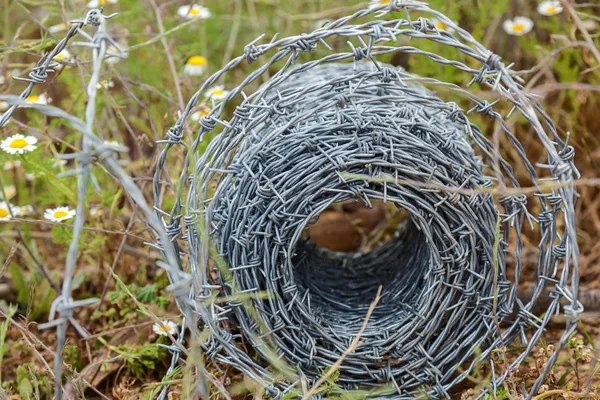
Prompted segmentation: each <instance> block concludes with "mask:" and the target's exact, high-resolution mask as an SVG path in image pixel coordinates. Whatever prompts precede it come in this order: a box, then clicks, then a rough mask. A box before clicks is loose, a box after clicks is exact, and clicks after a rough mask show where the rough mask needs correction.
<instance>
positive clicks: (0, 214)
mask: <svg viewBox="0 0 600 400" xmlns="http://www.w3.org/2000/svg"><path fill="white" fill-rule="evenodd" d="M9 215H10V213H9V212H8V210H7V209H6V208H0V218H6V217H8V216H9Z"/></svg>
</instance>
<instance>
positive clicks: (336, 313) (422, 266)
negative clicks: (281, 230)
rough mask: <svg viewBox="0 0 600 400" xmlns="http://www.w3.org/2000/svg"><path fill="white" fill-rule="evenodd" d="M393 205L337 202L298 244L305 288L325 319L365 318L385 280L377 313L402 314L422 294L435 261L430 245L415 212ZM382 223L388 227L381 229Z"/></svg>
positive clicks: (297, 266) (297, 270)
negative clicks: (430, 261) (400, 312)
mask: <svg viewBox="0 0 600 400" xmlns="http://www.w3.org/2000/svg"><path fill="white" fill-rule="evenodd" d="M388 206H389V204H384V203H383V202H381V201H377V200H373V202H372V206H371V207H368V206H366V205H363V204H361V203H357V202H344V203H337V204H336V205H335V206H334V207H333V209H332V208H330V209H328V210H325V211H323V212H322V213H321V214H320V215H319V218H318V220H317V222H316V223H314V224H311V225H309V226H308V227H307V229H306V230H305V235H303V238H302V239H300V240H299V241H298V243H297V244H296V247H295V255H294V257H293V258H292V262H293V264H294V274H295V278H296V281H297V284H298V287H299V290H300V291H301V292H302V294H303V295H306V294H307V297H310V300H309V301H310V306H311V307H312V309H313V312H316V313H318V314H320V316H321V317H322V318H323V319H324V320H327V321H329V322H330V323H332V324H334V323H336V324H337V323H343V324H351V325H354V324H357V323H361V322H362V320H364V317H365V313H366V312H367V310H368V308H369V305H370V304H371V302H372V301H373V299H374V298H375V296H376V293H377V290H378V288H379V286H382V294H381V299H380V301H379V303H378V305H377V307H376V309H375V312H374V313H373V318H376V319H377V318H384V319H386V318H389V317H390V316H392V315H394V316H395V317H394V318H397V317H398V312H399V310H401V309H406V310H408V309H410V308H411V307H412V305H413V304H415V302H416V301H417V300H418V296H419V293H420V292H421V289H422V288H423V279H424V275H425V273H426V271H427V269H428V266H429V256H428V254H429V250H428V246H427V244H426V240H425V237H424V235H423V234H422V233H421V231H420V230H419V229H418V228H417V226H416V225H415V223H414V222H413V220H412V219H411V218H410V215H409V213H408V212H407V211H406V210H404V209H402V208H401V207H391V208H393V209H396V211H395V212H394V210H393V209H391V208H388ZM386 208H388V210H390V212H387V210H386ZM354 227H356V228H355V229H352V228H354ZM361 229H362V232H361V231H360V230H361ZM381 229H384V230H388V231H387V232H385V231H384V232H383V234H381V232H380V230H381ZM357 232H359V233H360V234H357ZM378 236H379V237H378ZM381 236H384V237H385V238H386V240H383V239H382V237H381ZM374 324H375V325H378V323H377V322H376V321H374Z"/></svg>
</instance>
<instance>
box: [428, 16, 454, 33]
mask: <svg viewBox="0 0 600 400" xmlns="http://www.w3.org/2000/svg"><path fill="white" fill-rule="evenodd" d="M431 22H432V23H433V25H435V27H436V28H438V29H439V30H440V31H446V32H448V33H454V29H453V28H451V27H449V26H448V25H446V24H445V23H443V22H442V21H440V20H439V19H437V18H432V19H431Z"/></svg>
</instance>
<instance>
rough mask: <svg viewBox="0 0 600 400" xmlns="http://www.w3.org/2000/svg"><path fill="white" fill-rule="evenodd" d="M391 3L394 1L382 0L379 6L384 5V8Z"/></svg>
mask: <svg viewBox="0 0 600 400" xmlns="http://www.w3.org/2000/svg"><path fill="white" fill-rule="evenodd" d="M391 1H392V0H380V1H379V5H382V6H384V5H386V4H390V2H391Z"/></svg>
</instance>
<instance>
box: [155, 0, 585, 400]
mask: <svg viewBox="0 0 600 400" xmlns="http://www.w3.org/2000/svg"><path fill="white" fill-rule="evenodd" d="M373 16H375V18H374V19H373V18H372V17H373ZM363 17H370V18H371V19H370V20H368V22H362V21H363V20H362V19H363ZM432 17H435V18H437V19H438V20H440V21H441V22H443V23H445V24H446V25H447V26H449V27H450V28H452V29H454V30H455V31H456V35H453V34H450V33H449V32H448V31H444V30H439V29H437V28H436V27H435V26H434V24H433V23H432V21H431V19H430V18H432ZM338 37H341V38H344V40H347V41H348V44H349V50H348V51H345V52H344V51H338V52H336V51H335V50H333V48H331V47H330V46H329V45H328V43H327V42H328V40H331V41H332V40H333V39H335V38H338ZM407 38H408V39H414V42H410V41H407V40H406V39H407ZM259 39H260V38H259ZM417 39H418V40H417ZM423 40H428V41H433V42H436V43H439V44H441V45H444V46H449V47H452V48H453V49H454V50H455V53H456V58H455V59H448V58H444V57H442V56H441V55H438V54H435V53H431V52H427V51H424V50H422V49H420V48H419V47H418V43H419V41H423ZM412 43H414V46H412V45H410V44H412ZM318 47H319V48H322V49H323V48H324V49H327V50H329V53H327V54H326V55H324V56H322V57H321V58H318V57H317V56H315V55H314V51H315V50H316V49H317V48H318ZM398 52H405V53H408V54H411V55H413V56H414V57H426V58H428V59H429V60H432V61H434V62H436V63H439V64H442V65H444V66H445V67H446V68H453V69H454V70H455V71H456V73H457V74H469V75H471V78H472V79H471V82H470V83H469V85H467V86H466V87H460V86H458V85H455V84H452V83H448V82H443V81H439V80H437V79H435V78H434V77H420V76H418V75H414V74H409V73H407V72H406V71H404V70H402V69H400V68H395V67H392V66H390V65H386V64H384V63H382V62H380V61H379V60H378V59H379V58H381V57H382V56H385V55H389V54H392V53H398ZM269 53H272V55H271V56H270V58H267V57H266V56H267V54H269ZM304 53H313V56H312V57H313V58H312V59H310V60H309V61H301V58H302V57H303V55H304ZM259 59H260V60H261V62H262V64H261V66H260V67H258V69H257V70H256V71H254V72H252V73H250V74H249V75H248V76H247V77H246V79H245V80H244V81H243V82H242V83H241V84H240V85H239V86H237V87H235V88H233V89H231V93H230V94H229V95H228V96H227V97H226V98H225V99H224V100H223V101H222V102H221V103H218V102H216V103H215V104H213V105H214V108H213V110H212V111H211V113H210V114H209V115H208V116H206V117H203V118H201V119H200V128H199V130H198V132H197V135H196V136H195V139H194V141H193V142H191V143H188V144H185V146H186V151H185V152H186V158H185V166H184V169H183V171H182V172H181V176H180V179H179V182H182V183H183V182H186V183H188V184H189V189H188V192H187V195H185V196H183V189H180V190H179V191H178V193H176V199H175V205H174V207H173V209H171V210H169V211H167V212H163V211H159V215H161V216H163V217H165V218H166V222H165V223H166V226H167V228H168V230H169V233H170V235H171V238H172V240H173V244H174V249H176V250H177V251H180V250H181V249H182V248H185V249H186V254H185V255H183V256H182V264H181V268H182V269H184V270H186V271H190V272H191V273H192V274H193V276H194V294H193V306H194V307H195V310H196V313H197V315H198V319H199V323H200V324H201V325H202V326H204V327H205V328H206V329H208V330H209V332H210V333H211V335H210V338H209V339H208V341H206V342H205V343H204V344H203V348H204V350H205V352H206V356H207V358H208V359H209V360H213V361H215V365H216V366H217V368H219V366H223V365H229V366H232V367H234V368H236V369H238V370H239V371H241V372H242V373H243V374H245V375H246V376H249V377H251V378H253V379H255V380H256V381H258V382H261V383H262V384H263V385H265V387H266V390H267V393H268V394H269V395H270V396H272V397H274V398H278V397H280V396H281V395H282V394H283V393H286V392H288V391H292V390H299V391H300V392H303V389H302V388H304V389H306V387H308V386H310V385H311V384H313V383H314V382H315V381H316V380H317V378H318V377H319V376H320V375H321V374H322V373H323V372H324V371H325V370H326V369H327V368H328V367H330V366H331V365H333V363H334V362H335V361H336V360H337V359H338V358H339V357H340V355H341V354H342V353H343V352H344V350H345V349H347V348H348V346H349V345H350V343H351V341H352V340H353V338H354V337H355V336H356V335H357V332H358V330H359V328H360V326H361V324H362V322H363V321H364V318H365V315H366V311H367V308H368V307H369V305H370V303H371V301H372V300H373V298H374V296H375V292H376V291H377V288H378V287H379V286H380V285H382V286H383V292H382V297H381V300H380V301H379V303H378V304H377V306H376V308H375V311H374V312H373V315H372V316H371V318H370V320H369V323H368V327H367V329H366V331H365V332H364V333H363V336H362V338H361V339H362V343H361V344H360V346H359V347H358V349H357V350H356V351H355V352H352V353H350V354H349V355H348V356H347V357H346V359H345V360H344V362H343V363H342V365H341V367H340V375H339V378H338V381H337V382H338V384H339V385H340V386H341V387H342V388H343V389H346V390H350V389H358V388H373V387H379V388H382V387H384V388H385V389H384V390H383V392H381V391H380V392H378V393H380V394H381V393H385V394H386V395H387V396H389V397H390V398H407V397H414V396H416V395H417V394H418V393H426V394H428V395H429V396H431V397H434V398H441V397H447V396H449V394H448V391H449V390H450V388H452V386H454V385H455V384H457V383H458V382H461V381H462V380H464V379H465V377H466V376H467V375H468V374H470V373H471V372H472V370H473V369H474V368H479V367H480V366H481V365H482V364H481V363H482V362H485V361H487V360H489V359H490V355H491V353H492V352H493V351H495V350H497V349H501V348H504V347H505V346H508V345H509V344H510V343H512V342H513V341H514V340H516V339H519V340H520V341H521V342H522V344H523V347H524V351H523V352H522V353H521V354H520V355H519V356H518V357H517V358H516V359H514V360H511V361H506V363H507V366H508V368H506V369H504V370H503V371H502V372H496V368H495V366H494V363H493V362H491V361H490V362H489V363H488V365H489V367H490V370H491V373H492V382H491V385H490V388H491V389H492V390H495V388H496V387H497V386H498V385H499V384H501V383H502V382H503V381H504V379H505V378H506V377H507V376H508V374H509V373H511V371H514V368H516V367H517V366H518V365H519V364H520V363H521V362H522V361H523V359H524V358H525V356H526V355H527V354H528V353H529V352H530V351H531V349H532V348H533V346H535V345H536V343H538V339H539V338H540V337H541V335H542V332H543V330H544V327H545V326H546V324H547V323H548V320H549V318H550V317H551V316H552V315H553V314H555V313H557V312H559V311H562V312H564V313H565V314H566V315H567V316H568V319H567V320H568V324H567V327H566V330H565V334H564V335H563V337H562V339H561V341H560V344H559V346H558V348H560V347H561V346H562V345H564V343H565V342H566V340H567V337H568V335H569V334H570V333H571V332H573V330H574V328H575V323H576V321H577V319H578V316H579V313H580V312H581V311H582V309H581V305H580V304H579V302H578V301H577V299H576V293H577V286H578V249H577V243H576V240H575V222H574V209H573V204H574V201H575V196H576V192H575V189H574V185H573V181H574V180H575V179H576V178H577V177H578V173H577V170H576V168H575V166H574V164H573V162H572V159H573V148H572V147H570V146H569V145H568V143H567V142H566V141H564V140H563V139H561V138H560V137H559V136H558V135H557V132H556V128H555V127H554V125H553V123H552V121H551V120H550V118H549V117H548V116H547V115H546V114H545V112H544V110H543V109H542V107H541V106H540V105H539V104H538V102H537V100H536V99H535V98H534V97H533V96H531V95H530V94H528V93H527V91H526V90H525V89H524V88H523V83H522V82H521V81H520V79H519V78H517V77H516V76H515V75H513V74H511V71H510V66H506V65H505V64H504V63H503V62H502V61H501V59H500V57H499V56H497V55H495V54H493V53H491V52H490V51H488V50H487V49H486V48H484V47H483V46H482V45H481V44H479V43H478V42H477V41H475V39H474V38H473V37H472V36H471V35H469V34H468V33H467V32H466V31H464V30H463V29H461V28H460V27H458V26H456V24H454V22H453V21H451V20H450V19H448V18H447V17H445V16H444V15H442V14H441V13H439V12H436V11H434V10H431V9H430V8H429V7H428V6H427V5H426V4H425V3H422V2H414V1H400V0H395V1H391V2H390V4H389V5H386V6H381V7H378V8H371V9H368V10H362V11H359V12H357V13H355V14H353V15H351V16H348V17H345V18H342V19H339V20H337V21H334V22H329V23H327V24H326V25H325V26H323V27H322V28H319V29H317V30H315V31H314V32H311V33H307V34H302V35H299V36H295V37H288V38H284V39H279V40H277V38H273V39H272V40H271V42H270V43H267V44H258V40H257V41H254V42H252V43H250V44H249V45H248V46H247V47H246V52H245V54H244V55H242V56H239V57H237V58H235V59H234V60H232V61H231V62H229V63H228V64H227V65H226V66H225V67H224V68H223V69H222V70H221V71H218V72H217V73H215V74H214V75H213V76H211V77H210V78H208V79H207V80H206V81H205V83H204V84H203V85H202V87H201V88H200V90H199V91H198V92H197V93H196V94H195V95H194V96H193V97H192V99H191V100H190V102H189V103H188V105H187V107H186V110H185V112H184V113H183V114H182V115H181V117H180V119H179V121H178V122H177V124H176V125H175V126H174V127H173V128H171V130H170V131H169V133H168V135H167V139H166V140H165V143H166V147H165V150H164V151H163V152H162V154H161V156H160V158H159V168H158V170H157V173H156V176H155V182H154V183H155V186H154V191H155V198H156V199H159V194H160V191H161V189H162V186H161V185H160V184H159V181H160V178H161V174H162V168H163V167H166V165H167V154H168V152H169V151H170V149H171V148H173V147H177V146H181V145H182V144H184V135H183V127H184V125H185V121H186V119H187V118H188V116H189V115H190V113H191V112H192V110H193V109H194V107H195V106H196V104H197V103H198V101H199V99H200V98H201V96H203V95H204V93H205V92H206V90H207V89H208V88H209V87H210V86H211V85H213V84H214V83H216V82H219V81H220V80H222V79H226V73H227V72H228V71H230V70H232V69H234V68H235V67H237V66H238V65H240V64H241V63H244V62H248V63H252V62H255V61H257V60H259ZM477 64H478V65H477ZM476 65H477V66H476ZM275 66H276V67H278V68H279V71H278V72H277V73H275V74H274V75H273V76H272V77H270V78H268V79H267V80H266V83H265V84H263V85H262V86H261V87H260V88H259V89H258V90H256V91H254V92H253V93H249V92H248V86H249V85H251V84H253V83H255V82H256V81H257V80H258V79H259V78H261V77H263V75H266V74H267V73H268V71H269V70H270V69H272V68H274V67H275ZM475 83H477V84H478V85H479V86H480V87H481V88H482V89H483V90H487V91H488V94H489V93H493V94H494V96H495V100H494V101H493V102H489V101H486V100H483V99H481V98H479V97H478V96H477V94H476V93H475V91H472V90H470V86H471V85H472V84H475ZM425 87H427V89H425ZM438 90H439V92H440V93H443V94H444V96H445V97H444V98H443V99H442V98H440V97H438V95H437V94H435V93H434V91H438ZM240 95H242V96H240ZM440 96H441V95H440ZM453 96H454V97H453ZM446 97H447V98H446ZM238 100H240V101H241V102H240V104H239V105H237V106H236V107H235V111H233V115H232V116H231V117H230V118H225V113H224V109H225V106H226V105H227V104H229V103H231V102H234V101H238ZM465 100H467V101H468V102H470V103H471V104H472V108H471V109H470V110H468V111H464V110H462V109H461V108H460V107H459V106H458V103H459V102H461V101H463V102H464V101H465ZM500 101H502V102H510V103H512V110H511V111H510V113H509V115H506V116H504V115H501V114H500V113H499V112H498V111H496V110H495V109H494V106H495V105H496V104H497V103H498V102H500ZM470 113H479V114H481V115H482V116H483V117H484V118H485V119H487V120H491V121H493V122H494V125H493V126H495V130H496V131H495V132H494V134H493V135H492V134H491V133H487V134H486V133H484V132H482V131H481V129H480V128H479V127H478V126H477V125H475V124H473V123H472V122H470V120H469V115H468V114H470ZM517 116H523V117H525V118H526V120H527V121H528V123H529V124H530V126H531V130H532V132H535V134H536V135H537V138H538V140H539V141H541V142H542V143H543V145H544V148H545V149H546V151H547V153H548V162H547V164H546V165H542V166H540V165H536V166H534V165H532V164H531V163H530V161H529V160H528V159H527V156H526V154H525V150H524V148H523V146H522V145H521V144H520V143H519V141H518V140H517V138H516V137H515V135H514V133H513V130H512V124H511V123H510V121H511V120H514V119H515V118H517ZM209 135H215V136H214V138H212V139H211V141H210V143H209V144H208V147H207V149H206V151H204V152H203V153H201V154H200V153H199V152H198V150H197V149H198V147H199V145H200V143H201V142H202V141H204V140H206V139H207V138H208V137H209ZM492 136H494V137H493V138H492ZM496 137H502V138H503V140H502V146H503V147H498V146H497V145H496V144H495V142H494V140H495V138H496ZM506 139H507V140H506ZM498 143H499V141H498ZM507 154H510V157H508V156H507ZM515 155H516V156H515ZM517 168H518V169H519V172H520V173H521V175H522V174H523V171H524V172H525V173H526V175H528V176H529V179H528V181H529V182H528V184H530V185H532V186H533V187H534V188H537V189H534V191H535V193H534V195H533V196H527V195H525V194H523V193H521V192H520V191H519V188H520V183H519V180H518V179H517V177H516V175H517V174H516V173H515V169H517ZM520 180H521V181H522V178H521V179H520ZM544 180H552V181H555V183H557V184H556V185H554V186H552V187H550V188H548V187H542V186H541V185H542V183H543V181H544ZM375 199H378V200H381V201H384V202H386V203H392V204H394V205H395V206H396V207H398V208H404V209H406V210H407V211H408V212H409V214H410V218H409V220H408V221H407V222H405V223H404V224H403V225H402V226H401V227H400V228H399V229H398V232H397V233H396V234H395V235H394V237H393V239H392V240H390V241H388V242H387V243H385V244H383V245H382V246H380V247H378V248H376V249H374V250H371V251H369V252H359V253H335V252H331V251H328V250H324V249H320V248H317V247H316V246H315V245H314V244H312V243H310V242H309V241H307V240H306V239H305V237H304V235H303V232H304V231H305V228H306V227H307V225H308V224H310V223H313V222H314V221H315V219H316V218H317V217H318V215H319V214H320V213H321V212H322V211H324V210H325V209H327V207H328V206H330V205H332V204H334V203H337V202H341V201H348V200H354V201H358V202H362V203H364V204H367V205H369V204H371V202H372V201H373V200H375ZM496 199H498V201H496ZM155 207H156V208H157V209H158V210H160V207H161V204H160V203H159V202H157V203H156V204H155ZM534 213H535V214H534ZM524 224H531V225H532V226H535V227H536V229H538V230H539V232H540V238H541V239H540V242H539V245H538V247H539V264H538V268H537V271H536V277H537V279H536V282H535V290H534V295H533V298H532V299H531V301H529V302H528V303H526V304H524V303H523V302H522V301H521V300H519V299H518V298H517V296H516V291H517V288H518V286H519V283H520V275H521V272H522V269H523V265H522V260H521V257H522V251H523V246H524V244H523V240H522V229H523V226H524ZM512 238H514V239H513V240H511V239H512ZM507 254H510V255H511V256H512V259H514V260H515V262H514V263H513V264H511V265H510V266H509V265H508V264H507V262H506V255H507ZM509 267H510V268H511V269H512V270H513V271H512V272H513V273H512V274H510V276H512V278H509V275H507V268H509ZM546 288H552V295H553V300H552V304H551V306H550V308H549V309H548V312H547V313H546V314H545V316H544V317H543V318H540V317H538V316H536V315H533V313H532V312H531V310H532V307H533V305H534V304H535V302H536V300H537V299H538V298H539V296H540V295H541V293H542V292H543V291H544V289H546ZM260 293H267V294H268V296H269V297H268V298H267V299H265V298H262V297H260ZM561 301H562V302H563V303H564V306H561V305H560V302H561ZM248 346H250V347H251V348H252V351H249V350H248ZM250 353H251V354H250ZM555 359H556V354H555V355H554V356H553V357H551V359H550V362H549V363H548V364H547V366H546V370H545V371H544V372H543V375H542V376H540V377H539V378H538V380H537V381H536V384H535V385H534V387H533V388H531V390H530V392H529V395H532V394H533V393H535V392H536V391H537V389H538V388H539V386H540V385H541V383H542V382H543V379H544V375H545V374H546V373H547V372H548V370H549V368H550V367H551V365H552V364H553V362H554V361H555ZM281 360H283V361H284V364H287V366H288V367H289V366H291V368H286V367H284V366H283V367H282V366H281V364H280V362H281ZM274 362H275V363H276V364H277V366H276V367H273V368H270V367H269V365H271V364H273V363H274ZM508 364H510V365H508ZM281 370H284V371H286V372H285V374H283V375H282V373H281V372H279V371H281ZM290 371H292V372H290ZM293 371H295V372H296V375H295V378H294V372H293ZM290 374H291V375H290ZM282 376H284V377H285V379H283V378H282ZM484 391H485V390H484ZM327 395H328V394H327V393H321V394H319V395H318V396H317V397H327ZM481 395H482V396H483V392H482V394H481Z"/></svg>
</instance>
